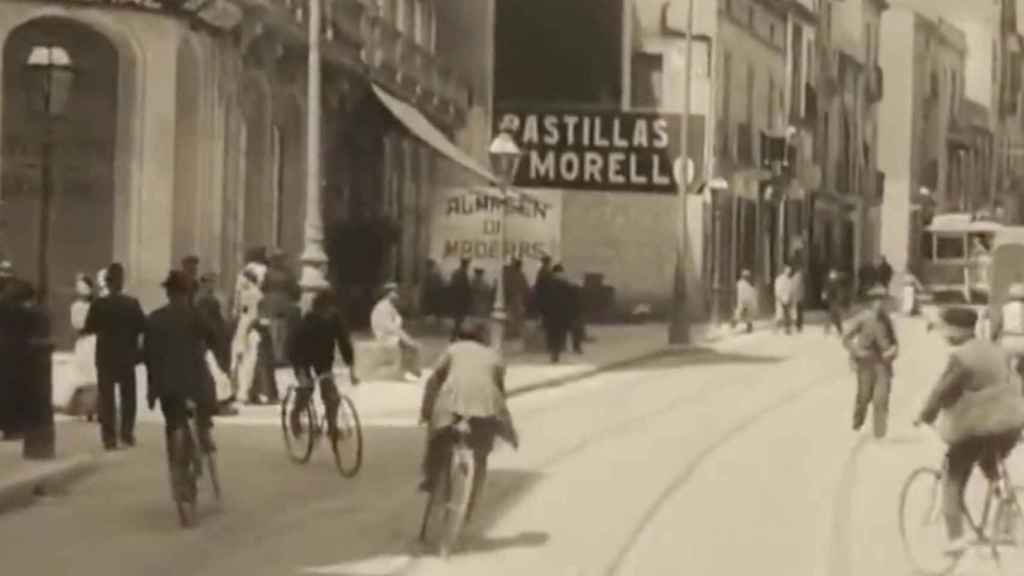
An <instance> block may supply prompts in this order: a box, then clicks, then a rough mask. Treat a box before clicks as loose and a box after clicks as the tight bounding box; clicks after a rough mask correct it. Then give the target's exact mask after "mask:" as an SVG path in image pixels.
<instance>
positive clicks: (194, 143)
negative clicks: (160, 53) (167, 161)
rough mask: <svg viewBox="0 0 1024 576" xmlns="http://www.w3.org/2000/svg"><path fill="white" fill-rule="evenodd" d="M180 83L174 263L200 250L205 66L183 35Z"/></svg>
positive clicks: (177, 98)
mask: <svg viewBox="0 0 1024 576" xmlns="http://www.w3.org/2000/svg"><path fill="white" fill-rule="evenodd" d="M177 63H178V65H177V72H176V75H177V78H176V82H175V86H176V87H177V94H176V102H175V134H174V201H173V218H172V239H171V256H172V262H171V263H170V264H172V265H175V264H176V263H177V262H179V261H180V259H181V258H183V257H184V256H186V255H188V254H190V253H195V252H197V250H198V248H199V246H198V243H199V235H198V228H199V227H200V226H201V225H202V223H201V222H198V221H197V216H198V211H197V209H198V205H199V203H200V194H199V189H200V170H201V165H200V154H201V152H202V149H201V145H200V117H201V114H202V107H201V106H200V101H201V97H202V96H201V94H202V70H201V66H200V62H199V51H198V48H197V47H196V46H195V44H194V43H193V42H191V41H190V39H189V37H188V36H185V37H183V38H182V41H181V43H180V44H179V45H178V54H177Z"/></svg>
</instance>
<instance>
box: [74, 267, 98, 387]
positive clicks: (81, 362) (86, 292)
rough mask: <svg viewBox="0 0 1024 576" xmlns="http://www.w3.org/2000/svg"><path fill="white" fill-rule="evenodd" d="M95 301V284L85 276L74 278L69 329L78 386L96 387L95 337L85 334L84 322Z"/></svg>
mask: <svg viewBox="0 0 1024 576" xmlns="http://www.w3.org/2000/svg"><path fill="white" fill-rule="evenodd" d="M95 299H96V284H95V283H94V282H93V280H92V278H90V277H89V276H88V275H86V274H82V273H79V274H78V275H77V276H76V277H75V301H74V302H73V303H72V304H71V310H70V315H71V327H72V328H73V329H74V330H75V347H74V350H75V352H74V356H75V372H76V373H77V381H78V385H79V386H97V385H98V383H99V378H98V375H97V373H96V336H95V335H93V334H86V333H85V321H86V318H88V317H89V309H90V308H92V303H93V301H94V300H95Z"/></svg>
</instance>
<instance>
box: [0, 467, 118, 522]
mask: <svg viewBox="0 0 1024 576" xmlns="http://www.w3.org/2000/svg"><path fill="white" fill-rule="evenodd" d="M18 458H19V459H15V458H8V457H5V458H4V461H5V466H4V468H5V470H4V472H2V473H0V515H2V514H4V513H6V512H9V511H11V510H15V509H18V508H22V507H25V506H29V505H31V504H32V503H33V502H34V501H35V499H36V498H39V497H45V496H47V495H49V494H54V493H58V492H61V491H64V490H67V489H69V488H70V487H71V486H72V485H74V484H75V483H76V482H79V481H81V480H83V479H84V478H86V477H87V476H89V475H90V474H92V473H94V472H95V471H96V470H97V468H98V467H99V466H100V465H101V464H102V463H103V462H104V461H106V458H105V457H104V455H103V454H100V453H91V454H76V455H74V456H68V457H64V458H58V459H55V460H20V456H19V457H18ZM8 460H10V462H6V461H8Z"/></svg>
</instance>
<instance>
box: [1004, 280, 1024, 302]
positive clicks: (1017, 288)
mask: <svg viewBox="0 0 1024 576" xmlns="http://www.w3.org/2000/svg"><path fill="white" fill-rule="evenodd" d="M1006 297H1007V298H1008V299H1010V300H1024V283H1021V282H1014V283H1013V284H1010V289H1009V290H1007V292H1006Z"/></svg>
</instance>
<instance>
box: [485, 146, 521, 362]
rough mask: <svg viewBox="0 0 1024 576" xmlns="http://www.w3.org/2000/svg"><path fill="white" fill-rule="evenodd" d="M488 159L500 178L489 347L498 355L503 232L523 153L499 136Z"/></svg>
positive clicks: (501, 322) (502, 329)
mask: <svg viewBox="0 0 1024 576" xmlns="http://www.w3.org/2000/svg"><path fill="white" fill-rule="evenodd" d="M487 153H488V155H489V156H490V159H491V165H492V167H493V168H494V171H495V173H496V175H497V176H498V178H499V183H498V189H499V190H500V192H501V219H500V220H499V226H500V227H501V236H500V240H499V241H500V242H501V248H500V249H499V250H498V258H499V262H498V278H497V280H496V281H495V290H494V310H493V312H492V313H491V320H492V321H493V332H492V338H491V343H492V345H493V346H494V348H495V349H496V350H497V351H498V352H503V351H504V343H505V319H506V314H505V247H506V244H507V242H506V241H505V239H506V237H507V236H506V235H507V232H506V228H507V226H506V225H507V223H508V222H507V218H508V200H509V191H508V187H509V183H510V182H512V181H513V180H514V179H515V175H516V169H517V168H518V167H519V159H520V158H521V157H522V154H523V153H522V150H521V149H520V148H519V146H518V145H517V144H516V141H515V139H514V138H512V135H511V134H509V133H508V132H500V133H498V135H497V136H495V137H494V140H492V141H491V145H490V147H489V148H488V150H487Z"/></svg>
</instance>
